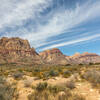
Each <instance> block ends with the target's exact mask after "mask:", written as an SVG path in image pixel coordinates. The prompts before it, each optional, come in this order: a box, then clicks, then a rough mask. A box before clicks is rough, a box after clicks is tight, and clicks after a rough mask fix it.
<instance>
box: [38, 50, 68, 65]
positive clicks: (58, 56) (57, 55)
mask: <svg viewBox="0 0 100 100" xmlns="http://www.w3.org/2000/svg"><path fill="white" fill-rule="evenodd" d="M39 55H40V56H41V57H42V59H43V60H44V62H45V63H48V64H57V65H66V64H68V62H67V60H66V58H65V57H66V56H65V55H63V53H62V52H61V51H60V50H59V49H57V48H54V49H51V50H46V51H43V52H41V53H39Z"/></svg>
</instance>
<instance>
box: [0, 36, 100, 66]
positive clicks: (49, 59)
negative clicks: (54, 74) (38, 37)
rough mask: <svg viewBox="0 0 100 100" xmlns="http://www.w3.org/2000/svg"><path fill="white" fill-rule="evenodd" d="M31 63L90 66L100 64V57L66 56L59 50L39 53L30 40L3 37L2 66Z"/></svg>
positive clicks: (0, 60) (87, 54) (0, 56)
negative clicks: (3, 64) (4, 64)
mask: <svg viewBox="0 0 100 100" xmlns="http://www.w3.org/2000/svg"><path fill="white" fill-rule="evenodd" d="M2 63H29V64H54V65H67V64H89V63H100V56H99V55H97V54H95V53H88V52H85V53H83V54H80V53H75V54H74V55H72V56H67V55H64V54H63V53H62V52H61V51H60V50H59V49H58V48H53V49H50V50H45V51H43V52H40V53H37V52H36V50H35V49H34V48H33V47H31V46H30V43H29V42H28V40H25V39H21V38H19V37H13V38H8V37H2V38H1V39H0V64H2Z"/></svg>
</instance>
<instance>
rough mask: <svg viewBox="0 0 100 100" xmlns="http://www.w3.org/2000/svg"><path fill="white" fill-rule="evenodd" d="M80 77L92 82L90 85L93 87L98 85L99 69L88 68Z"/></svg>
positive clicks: (99, 81) (99, 79) (99, 84)
mask: <svg viewBox="0 0 100 100" xmlns="http://www.w3.org/2000/svg"><path fill="white" fill-rule="evenodd" d="M82 77H83V78H84V79H86V80H87V81H89V82H90V83H91V84H92V86H94V87H98V86H100V71H98V70H88V71H86V72H85V73H84V74H83V76H82Z"/></svg>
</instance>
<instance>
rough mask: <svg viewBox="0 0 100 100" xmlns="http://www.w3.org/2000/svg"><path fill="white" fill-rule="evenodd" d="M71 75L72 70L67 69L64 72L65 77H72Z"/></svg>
mask: <svg viewBox="0 0 100 100" xmlns="http://www.w3.org/2000/svg"><path fill="white" fill-rule="evenodd" d="M70 76H71V72H70V71H68V70H65V71H64V72H63V77H65V78H68V77H70Z"/></svg>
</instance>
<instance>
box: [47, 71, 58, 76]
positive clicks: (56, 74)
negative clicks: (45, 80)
mask: <svg viewBox="0 0 100 100" xmlns="http://www.w3.org/2000/svg"><path fill="white" fill-rule="evenodd" d="M49 75H50V76H51V77H53V76H58V75H59V73H58V72H57V71H55V70H53V69H51V70H50V71H49Z"/></svg>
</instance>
